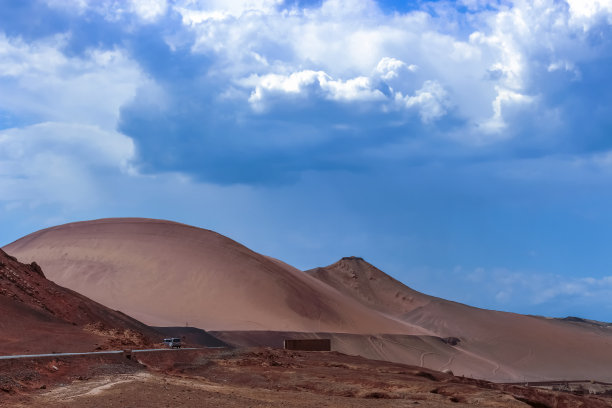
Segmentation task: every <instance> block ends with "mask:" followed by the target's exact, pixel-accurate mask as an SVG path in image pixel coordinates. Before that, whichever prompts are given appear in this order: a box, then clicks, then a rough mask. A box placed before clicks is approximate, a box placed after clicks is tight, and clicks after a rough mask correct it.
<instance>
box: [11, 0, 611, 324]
mask: <svg viewBox="0 0 612 408" xmlns="http://www.w3.org/2000/svg"><path fill="white" fill-rule="evenodd" d="M0 7H1V9H0V189H1V191H2V194H1V195H0V225H1V228H0V243H2V244H7V243H9V242H11V241H13V240H15V239H17V238H19V237H21V236H23V235H25V234H27V233H30V232H33V231H35V230H38V229H41V228H44V227H47V226H51V225H56V224H60V223H65V222H70V221H77V220H84V219H93V218H101V217H117V216H140V217H152V218H164V219H170V220H175V221H180V222H185V223H188V224H192V225H196V226H199V227H203V228H209V229H213V230H216V231H218V232H220V233H222V234H224V235H227V236H229V237H231V238H233V239H236V240H238V241H239V242H241V243H243V244H245V245H247V246H248V247H250V248H252V249H254V250H256V251H258V252H262V253H265V254H268V255H271V256H275V257H277V258H280V259H283V260H284V261H286V262H288V263H290V264H293V265H295V266H297V267H299V268H302V269H308V268H312V267H315V266H321V265H327V264H330V263H332V262H334V261H336V260H337V259H338V258H340V257H342V256H347V255H358V256H363V257H364V258H366V259H367V260H368V261H370V262H371V263H373V264H374V265H376V266H378V267H380V268H381V269H383V270H385V271H386V272H387V273H389V274H391V275H392V276H394V277H396V278H398V279H400V280H402V281H403V282H404V283H406V284H407V285H409V286H411V287H413V288H415V289H417V290H421V291H423V292H426V293H429V294H433V295H436V296H441V297H445V298H449V299H453V300H457V301H461V302H465V303H468V304H472V305H475V306H480V307H485V308H492V309H500V310H508V311H515V312H520V313H531V314H542V315H550V316H565V315H579V316H583V317H588V318H594V319H599V320H607V321H612V303H611V302H610V300H609V299H610V298H611V296H612V251H611V250H610V247H611V244H612V211H610V208H611V207H612V189H610V186H611V185H612V184H611V182H612V98H611V97H610V95H612V81H611V80H610V79H609V74H610V69H609V67H610V66H611V63H612V40H611V39H612V36H611V35H610V34H612V0H567V1H560V0H557V1H553V0H538V1H535V2H532V1H506V0H496V1H493V0H458V1H454V2H451V1H435V2H433V1H424V0H423V1H390V0H389V1H380V2H377V1H374V0H322V1H321V0H320V1H311V0H306V1H301V0H298V1H292V0H286V1H283V0H126V1H113V0H99V1H86V0H62V1H59V0H36V1H35V0H31V1H30V0H24V1H2V2H0Z"/></svg>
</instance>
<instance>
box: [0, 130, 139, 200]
mask: <svg viewBox="0 0 612 408" xmlns="http://www.w3.org/2000/svg"><path fill="white" fill-rule="evenodd" d="M133 156H134V144H133V142H132V140H131V139H130V138H128V137H126V136H125V135H122V134H120V133H117V132H114V131H108V130H103V129H101V128H99V127H96V126H92V125H82V124H73V123H60V122H44V123H39V124H36V125H31V126H26V127H24V128H20V129H5V130H2V131H0V188H2V190H3V191H5V194H4V195H3V197H2V201H10V202H12V203H19V202H21V203H37V202H38V203H41V202H44V203H49V202H61V203H67V204H68V205H69V206H73V205H77V204H78V203H80V204H83V203H90V202H95V201H96V200H97V199H100V194H101V192H102V191H103V190H104V187H103V186H102V185H101V183H100V180H99V179H98V177H97V173H99V172H109V173H113V172H124V173H129V172H130V171H131V164H130V163H131V160H132V159H133Z"/></svg>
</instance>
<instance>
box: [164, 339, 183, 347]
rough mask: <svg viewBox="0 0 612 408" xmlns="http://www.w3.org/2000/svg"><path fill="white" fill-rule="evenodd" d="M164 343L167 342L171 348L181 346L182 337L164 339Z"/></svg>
mask: <svg viewBox="0 0 612 408" xmlns="http://www.w3.org/2000/svg"><path fill="white" fill-rule="evenodd" d="M164 343H165V344H167V345H168V347H170V348H181V339H179V338H178V337H172V338H169V339H164Z"/></svg>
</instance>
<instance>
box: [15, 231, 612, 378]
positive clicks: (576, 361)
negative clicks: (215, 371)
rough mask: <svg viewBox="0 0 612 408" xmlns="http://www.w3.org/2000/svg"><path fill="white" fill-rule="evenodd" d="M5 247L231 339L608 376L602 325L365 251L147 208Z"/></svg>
mask: <svg viewBox="0 0 612 408" xmlns="http://www.w3.org/2000/svg"><path fill="white" fill-rule="evenodd" d="M5 249H6V250H7V251H8V252H9V253H12V254H14V255H16V256H18V257H19V258H20V259H23V260H25V261H27V262H31V261H36V262H38V263H39V264H40V265H42V267H43V268H44V270H45V272H46V273H47V275H48V276H49V277H50V278H51V279H53V280H54V281H56V282H58V283H59V284H62V285H65V286H68V287H70V288H71V289H74V290H76V291H78V292H80V293H83V294H84V295H86V296H88V297H90V298H92V299H94V300H96V301H99V302H101V303H103V304H105V305H108V306H110V307H111V308H113V309H119V310H121V311H123V312H125V313H127V314H129V315H131V316H134V317H136V318H138V319H140V320H142V321H144V322H145V323H147V324H151V325H157V326H185V325H186V323H188V324H189V325H190V326H194V327H198V328H201V329H205V330H212V331H215V332H216V333H217V334H218V335H219V336H220V338H221V339H222V340H224V341H227V342H230V343H234V344H243V345H262V344H265V342H266V341H267V342H275V343H276V344H277V345H280V344H281V341H282V339H283V338H286V337H287V336H302V337H304V336H306V337H309V336H315V337H316V336H319V337H320V336H327V337H330V338H332V340H333V344H334V345H335V346H334V349H335V350H337V351H342V352H345V353H349V354H360V355H363V356H366V357H369V358H375V359H383V360H389V361H395V362H402V363H409V364H415V365H422V366H425V367H429V368H433V369H438V370H442V369H447V368H448V369H451V370H452V371H453V372H455V374H460V375H465V376H473V377H476V378H485V379H490V380H496V381H524V380H529V381H537V380H558V379H563V378H568V379H596V380H603V381H612V371H611V370H610V369H609V367H611V366H612V353H610V352H609V349H610V347H611V346H612V330H611V329H610V328H609V327H607V326H605V325H597V324H585V323H584V322H581V321H563V320H557V319H546V318H542V317H534V316H523V315H518V314H513V313H504V312H496V311H490V310H483V309H478V308H474V307H470V306H466V305H463V304H459V303H455V302H451V301H447V300H444V299H439V298H435V297H432V296H428V295H425V294H422V293H419V292H417V291H415V290H413V289H411V288H409V287H407V286H405V285H403V284H402V283H401V282H399V281H397V280H395V279H393V278H391V277H390V276H388V275H386V274H385V273H384V272H382V271H380V270H378V269H377V268H375V267H374V266H372V265H370V264H369V263H367V262H365V261H364V260H363V259H361V258H355V257H350V258H343V259H342V260H340V261H339V262H337V263H335V264H333V265H330V266H327V267H324V268H317V269H314V270H311V271H308V272H307V273H304V272H302V271H299V270H297V269H295V268H293V267H292V266H290V265H287V264H286V263H284V262H282V261H279V260H276V259H273V258H270V257H266V256H262V255H260V254H257V253H255V252H253V251H251V250H249V249H248V248H246V247H244V246H243V245H240V244H239V243H237V242H235V241H232V240H231V239H228V238H226V237H223V236H221V235H219V234H217V233H214V232H212V231H208V230H203V229H199V228H195V227H190V226H187V225H183V224H177V223H173V222H168V221H158V220H148V219H106V220H96V221H88V222H79V223H72V224H66V225H61V226H58V227H53V228H49V229H46V230H42V231H39V232H36V233H33V234H31V235H28V236H26V237H24V238H22V239H20V240H18V241H16V242H14V243H12V244H10V245H8V246H7V247H5ZM300 333H301V334H300Z"/></svg>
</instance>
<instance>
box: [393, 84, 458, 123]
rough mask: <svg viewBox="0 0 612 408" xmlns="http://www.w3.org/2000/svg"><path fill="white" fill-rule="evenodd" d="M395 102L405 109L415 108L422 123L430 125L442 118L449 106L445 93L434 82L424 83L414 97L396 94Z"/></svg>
mask: <svg viewBox="0 0 612 408" xmlns="http://www.w3.org/2000/svg"><path fill="white" fill-rule="evenodd" d="M396 101H399V102H400V104H402V105H404V106H405V107H406V108H407V109H410V108H414V107H416V108H417V109H418V110H419V115H420V116H421V120H422V121H423V122H424V123H430V122H432V121H433V120H435V119H439V118H440V117H442V116H444V115H445V114H446V111H447V107H448V105H449V103H448V95H447V93H446V91H445V90H444V88H443V87H442V86H441V85H440V84H439V83H438V82H436V81H426V82H425V83H424V84H423V86H422V87H421V88H420V89H418V90H417V91H416V93H415V94H414V96H402V94H401V93H398V94H396Z"/></svg>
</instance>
